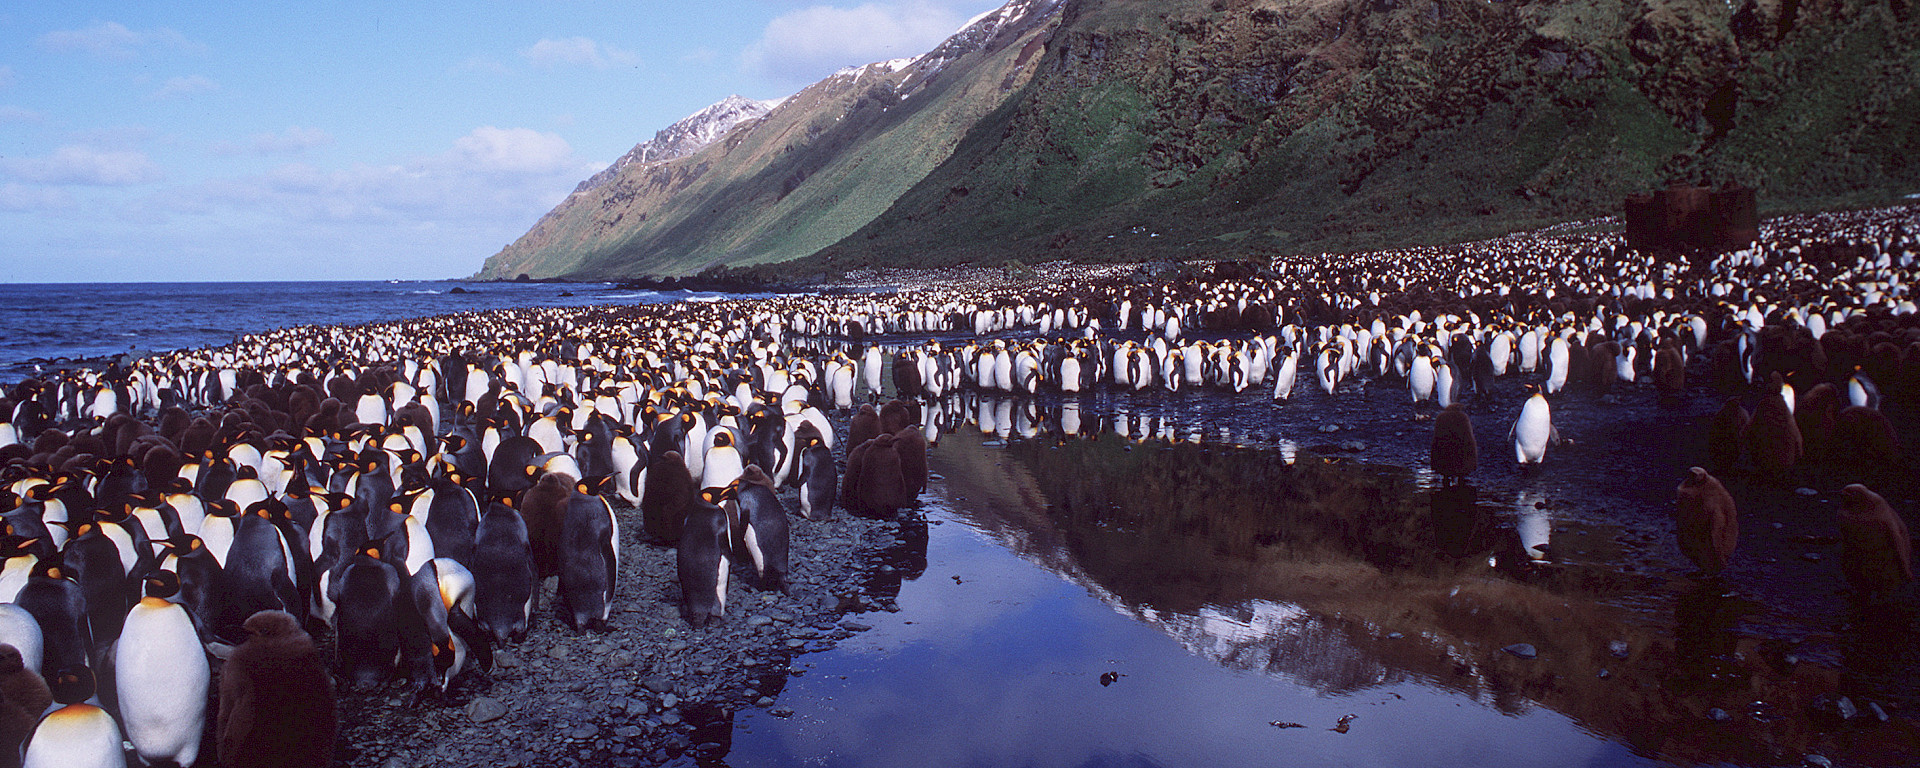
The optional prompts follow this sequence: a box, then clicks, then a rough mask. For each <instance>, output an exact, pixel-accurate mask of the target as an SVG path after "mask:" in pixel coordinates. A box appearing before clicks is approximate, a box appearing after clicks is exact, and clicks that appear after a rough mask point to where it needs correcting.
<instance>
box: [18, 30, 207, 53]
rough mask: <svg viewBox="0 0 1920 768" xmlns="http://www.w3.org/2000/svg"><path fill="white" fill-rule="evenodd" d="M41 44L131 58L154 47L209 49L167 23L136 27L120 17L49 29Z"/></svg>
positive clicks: (61, 49)
mask: <svg viewBox="0 0 1920 768" xmlns="http://www.w3.org/2000/svg"><path fill="white" fill-rule="evenodd" d="M39 44H40V47H41V48H44V49H46V50H50V51H58V52H79V53H87V54H92V55H94V56H99V57H101V58H107V59H131V58H133V57H134V56H136V55H139V54H140V53H141V52H142V51H148V50H154V49H167V50H175V51H184V52H188V53H199V52H203V51H205V50H206V46H204V45H201V44H199V43H196V42H194V41H192V40H189V39H187V36H186V35H182V34H180V33H179V32H177V31H174V30H172V29H168V28H166V27H160V28H157V29H149V30H134V29H128V28H127V27H126V25H123V24H121V23H119V22H117V21H102V22H96V23H95V24H94V25H93V26H90V27H85V28H83V29H65V30H56V31H53V32H48V33H46V34H44V35H41V36H40V39H39Z"/></svg>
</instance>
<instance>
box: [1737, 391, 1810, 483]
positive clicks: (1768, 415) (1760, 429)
mask: <svg viewBox="0 0 1920 768" xmlns="http://www.w3.org/2000/svg"><path fill="white" fill-rule="evenodd" d="M1773 382H1774V384H1776V385H1779V386H1773V387H1770V388H1768V390H1767V393H1766V394H1763V395H1761V396H1760V405H1759V406H1757V407H1755V408H1754V409H1753V422H1752V423H1751V424H1749V425H1748V426H1747V453H1748V455H1749V456H1752V457H1753V464H1754V466H1755V467H1757V468H1758V469H1759V470H1760V474H1761V475H1762V476H1764V477H1768V478H1774V479H1776V480H1777V479H1779V478H1782V477H1784V474H1785V472H1786V471H1787V470H1788V469H1790V468H1792V467H1793V465H1794V464H1797V463H1799V461H1800V453H1801V449H1802V447H1803V443H1802V442H1801V440H1800V425H1799V423H1798V422H1796V421H1794V418H1793V406H1791V405H1789V404H1788V403H1787V401H1786V398H1785V397H1782V396H1779V395H1775V394H1773V393H1774V392H1776V391H1781V388H1782V386H1784V385H1781V384H1780V375H1779V374H1777V373H1776V374H1774V375H1773Z"/></svg>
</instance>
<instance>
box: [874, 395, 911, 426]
mask: <svg viewBox="0 0 1920 768" xmlns="http://www.w3.org/2000/svg"><path fill="white" fill-rule="evenodd" d="M913 411H914V409H913V406H911V405H908V404H907V402H906V401H904V400H888V401H887V404H886V405H882V406H880V431H881V432H899V431H900V430H903V429H906V428H907V427H910V426H913V424H914V422H916V421H919V419H918V418H916V417H915V416H914V412H913Z"/></svg>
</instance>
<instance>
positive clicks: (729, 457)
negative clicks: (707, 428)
mask: <svg viewBox="0 0 1920 768" xmlns="http://www.w3.org/2000/svg"><path fill="white" fill-rule="evenodd" d="M746 466H747V462H746V458H745V457H744V456H742V455H741V454H740V449H739V448H738V447H736V446H734V444H733V432H732V431H729V430H725V429H716V430H714V433H713V447H712V448H708V449H707V459H706V462H705V464H703V465H702V468H701V469H702V472H701V475H700V487H702V488H723V487H726V486H727V485H728V484H730V483H732V482H733V481H735V480H738V479H740V474H741V472H743V471H745V469H746Z"/></svg>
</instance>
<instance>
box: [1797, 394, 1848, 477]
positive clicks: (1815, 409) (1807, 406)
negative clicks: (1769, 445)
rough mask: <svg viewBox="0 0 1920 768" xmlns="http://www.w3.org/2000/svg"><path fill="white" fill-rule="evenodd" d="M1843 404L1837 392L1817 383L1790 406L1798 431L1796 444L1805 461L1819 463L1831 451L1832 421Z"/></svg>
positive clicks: (1832, 443) (1832, 445) (1832, 446)
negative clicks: (1798, 441) (1798, 435)
mask: <svg viewBox="0 0 1920 768" xmlns="http://www.w3.org/2000/svg"><path fill="white" fill-rule="evenodd" d="M1842 404H1843V401H1842V400H1841V398H1840V390H1838V389H1835V388H1834V386H1833V385H1832V384H1828V383H1826V382H1824V381H1823V382H1821V383H1819V384H1815V385H1813V386H1812V387H1811V388H1809V389H1808V390H1807V393H1806V394H1804V395H1801V396H1800V397H1799V398H1798V401H1797V402H1796V403H1795V404H1794V406H1793V420H1794V422H1795V423H1796V424H1798V425H1799V427H1800V444H1801V447H1802V448H1803V452H1804V453H1805V454H1806V457H1807V460H1808V461H1821V460H1823V459H1825V458H1827V455H1828V454H1829V453H1830V452H1831V450H1832V448H1834V447H1835V446H1834V442H1833V421H1834V416H1835V414H1837V413H1838V412H1839V410H1840V406H1841V405H1842Z"/></svg>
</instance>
